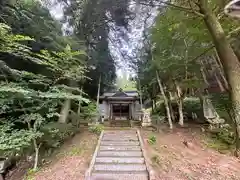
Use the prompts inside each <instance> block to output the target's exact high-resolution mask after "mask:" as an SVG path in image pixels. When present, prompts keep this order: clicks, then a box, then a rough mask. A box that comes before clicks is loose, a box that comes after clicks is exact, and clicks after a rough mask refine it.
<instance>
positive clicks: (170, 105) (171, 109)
mask: <svg viewBox="0 0 240 180" xmlns="http://www.w3.org/2000/svg"><path fill="white" fill-rule="evenodd" d="M166 97H167V100H168V107H169V110H170V114H171V119H172V121H173V122H175V120H176V118H175V113H174V111H173V107H172V100H171V94H170V93H169V92H167V94H166Z"/></svg>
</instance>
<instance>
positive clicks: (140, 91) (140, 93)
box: [138, 78, 143, 110]
mask: <svg viewBox="0 0 240 180" xmlns="http://www.w3.org/2000/svg"><path fill="white" fill-rule="evenodd" d="M138 84H139V95H140V104H141V110H142V109H143V102H142V90H141V84H140V79H139V78H138Z"/></svg>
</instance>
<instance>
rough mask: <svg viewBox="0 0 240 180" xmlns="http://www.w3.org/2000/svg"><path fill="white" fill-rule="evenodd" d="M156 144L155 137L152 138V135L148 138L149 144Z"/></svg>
mask: <svg viewBox="0 0 240 180" xmlns="http://www.w3.org/2000/svg"><path fill="white" fill-rule="evenodd" d="M156 142H157V138H156V136H154V135H151V136H149V138H148V143H149V144H151V145H153V144H156Z"/></svg>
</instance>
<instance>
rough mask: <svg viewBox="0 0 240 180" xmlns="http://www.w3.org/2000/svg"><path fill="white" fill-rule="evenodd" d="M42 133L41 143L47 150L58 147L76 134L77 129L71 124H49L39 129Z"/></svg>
mask: <svg viewBox="0 0 240 180" xmlns="http://www.w3.org/2000/svg"><path fill="white" fill-rule="evenodd" d="M41 131H42V132H43V133H44V135H43V137H42V139H41V141H42V143H43V145H44V146H45V147H47V148H55V147H58V146H59V145H60V144H61V143H62V142H63V141H64V140H65V139H67V138H69V137H71V136H73V135H74V134H76V133H77V132H78V128H77V127H75V126H73V125H72V124H70V123H69V124H62V123H58V122H50V123H48V124H46V125H44V126H43V127H42V129H41Z"/></svg>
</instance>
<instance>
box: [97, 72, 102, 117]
mask: <svg viewBox="0 0 240 180" xmlns="http://www.w3.org/2000/svg"><path fill="white" fill-rule="evenodd" d="M100 84H101V75H100V77H99V81H98V92H97V113H98V114H97V118H96V122H97V120H98V118H99V116H100V109H99V96H100V88H101V85H100Z"/></svg>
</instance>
